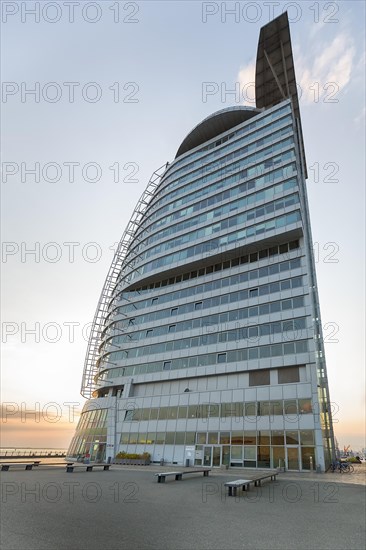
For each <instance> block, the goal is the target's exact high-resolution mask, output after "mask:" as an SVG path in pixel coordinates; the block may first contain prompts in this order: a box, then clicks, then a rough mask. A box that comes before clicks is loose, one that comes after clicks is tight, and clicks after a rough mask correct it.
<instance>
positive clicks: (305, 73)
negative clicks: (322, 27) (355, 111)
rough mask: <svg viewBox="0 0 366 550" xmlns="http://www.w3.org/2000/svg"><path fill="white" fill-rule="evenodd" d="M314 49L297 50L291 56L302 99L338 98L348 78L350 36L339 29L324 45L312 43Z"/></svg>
mask: <svg viewBox="0 0 366 550" xmlns="http://www.w3.org/2000/svg"><path fill="white" fill-rule="evenodd" d="M315 44H316V50H315V51H314V48H312V49H311V50H310V51H309V53H306V54H304V53H303V52H302V51H298V52H297V54H296V55H295V56H294V57H295V65H296V66H295V70H296V77H297V82H298V84H299V86H300V92H299V95H300V96H301V101H302V102H303V103H307V104H310V103H313V102H314V103H318V102H319V101H324V102H329V103H330V102H335V101H339V92H340V91H341V90H342V89H344V88H345V87H346V86H347V84H348V83H349V82H350V80H351V74H352V69H353V64H354V57H355V53H356V49H355V46H354V42H353V39H352V38H351V37H350V36H349V35H347V33H345V32H342V33H340V34H339V35H338V36H336V37H335V38H334V39H333V40H332V42H331V43H329V44H328V45H324V44H323V45H322V44H321V42H320V41H317V42H316V43H315Z"/></svg>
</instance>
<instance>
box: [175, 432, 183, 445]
mask: <svg viewBox="0 0 366 550" xmlns="http://www.w3.org/2000/svg"><path fill="white" fill-rule="evenodd" d="M184 438H185V432H176V434H175V444H176V445H184Z"/></svg>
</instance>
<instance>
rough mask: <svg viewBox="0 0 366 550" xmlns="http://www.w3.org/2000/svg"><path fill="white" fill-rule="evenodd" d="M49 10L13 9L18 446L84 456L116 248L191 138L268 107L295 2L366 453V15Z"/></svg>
mask: <svg viewBox="0 0 366 550" xmlns="http://www.w3.org/2000/svg"><path fill="white" fill-rule="evenodd" d="M35 4H36V3H35V2H22V3H21V2H2V10H3V11H2V60H1V61H2V80H3V90H2V91H3V95H2V103H1V111H2V136H3V140H2V183H1V186H2V199H3V200H2V240H3V246H2V264H1V267H2V369H1V382H2V384H1V386H2V401H3V415H2V440H1V446H3V447H4V446H15V447H27V446H33V447H60V448H65V447H67V446H68V444H69V442H70V440H71V437H72V435H73V431H74V428H75V423H76V421H77V419H78V414H79V413H80V410H81V408H82V405H83V402H84V400H83V398H82V397H81V396H80V393H79V391H80V384H81V376H82V371H83V363H84V356H85V352H86V346H87V334H88V326H89V325H88V324H89V323H90V322H91V321H92V319H93V315H94V312H95V308H96V305H97V301H98V298H99V294H100V291H101V288H102V285H103V282H104V278H105V276H106V274H107V271H108V268H109V265H110V263H111V261H112V257H113V250H114V248H115V244H116V242H118V241H119V239H120V237H121V235H122V233H123V231H124V228H125V226H126V224H127V222H128V220H129V218H130V216H131V214H132V212H133V209H134V206H135V204H136V203H137V201H138V198H139V196H140V195H141V194H142V192H143V190H144V188H145V186H146V185H147V182H148V180H149V177H150V175H151V174H152V172H153V171H154V170H155V169H157V168H159V167H160V166H162V165H163V164H165V163H166V162H167V161H172V160H173V158H174V156H175V153H176V150H177V149H178V147H179V145H180V143H181V141H182V140H183V138H184V137H185V135H186V134H187V133H188V132H189V131H190V130H191V129H192V128H193V127H194V126H195V125H196V124H198V123H199V122H200V121H201V120H202V119H203V118H205V117H206V116H208V115H209V114H211V113H212V112H214V111H216V110H219V109H222V108H225V107H229V106H231V105H239V104H243V103H245V104H247V105H252V106H253V105H254V103H253V83H254V64H255V56H256V51H257V44H258V37H259V31H260V27H261V26H263V25H265V24H266V23H267V22H268V21H269V20H270V19H272V18H273V17H276V16H278V15H280V14H281V13H282V10H283V6H285V5H286V4H287V5H288V15H289V20H290V28H291V36H292V45H293V51H294V61H295V70H296V77H297V82H298V84H299V95H300V108H301V116H302V125H303V133H304V141H305V149H306V157H307V162H308V172H309V179H308V181H307V187H308V195H309V203H310V216H311V222H312V233H313V241H314V250H315V255H316V267H317V276H318V284H319V295H320V305H321V314H322V324H323V330H324V336H325V348H326V358H327V366H328V376H329V385H330V394H331V400H332V408H333V414H334V422H335V435H336V437H337V439H338V441H339V444H340V446H341V447H343V445H349V444H350V445H351V447H353V448H354V449H355V450H360V449H361V448H362V447H365V439H364V431H365V430H364V427H365V367H364V365H365V362H364V334H365V326H364V303H365V299H364V298H365V297H364V250H365V247H364V244H365V243H364V235H365V231H364V229H365V228H364V204H365V200H364V199H365V196H364V195H365V177H364V176H365V174H364V162H363V158H364V151H365V86H364V85H365V82H364V75H365V53H364V52H365V29H364V21H365V3H364V2H362V1H347V2H343V1H342V2H315V3H314V2H307V1H301V2H290V3H289V2H287V3H286V2H267V3H266V2H265V3H263V2H250V3H248V2H236V3H235V2H199V1H191V2H183V1H182V2H179V1H178V2H174V1H165V2H155V1H148V2H140V1H139V2H115V1H114V2H112V1H111V2H109V1H102V2H94V3H90V2H83V1H80V2H79V3H75V4H74V5H73V8H72V9H71V7H70V5H69V6H65V4H64V3H63V2H52V3H51V4H52V5H53V7H52V6H51V7H49V8H47V9H46V10H45V9H43V8H44V6H45V5H46V3H44V2H40V3H39V5H40V7H39V13H38V14H37V13H35V14H34V13H33V15H32V13H30V12H29V10H33V11H34V5H35ZM69 4H70V3H69ZM76 4H77V5H76ZM235 6H236V7H235ZM225 7H226V9H227V10H236V12H234V13H229V12H226V11H225ZM27 10H28V11H27ZM37 18H38V21H36V19H37ZM32 90H33V92H32ZM230 91H231V93H229V92H230Z"/></svg>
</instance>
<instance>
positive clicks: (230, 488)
mask: <svg viewBox="0 0 366 550" xmlns="http://www.w3.org/2000/svg"><path fill="white" fill-rule="evenodd" d="M228 489H229V497H232V496H233V488H232V487H228Z"/></svg>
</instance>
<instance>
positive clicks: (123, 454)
mask: <svg viewBox="0 0 366 550" xmlns="http://www.w3.org/2000/svg"><path fill="white" fill-rule="evenodd" d="M116 458H119V459H123V458H126V459H127V458H130V459H135V460H136V459H141V460H149V459H150V453H142V455H140V454H137V453H126V452H125V451H121V452H119V453H118V454H117V455H116Z"/></svg>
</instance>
